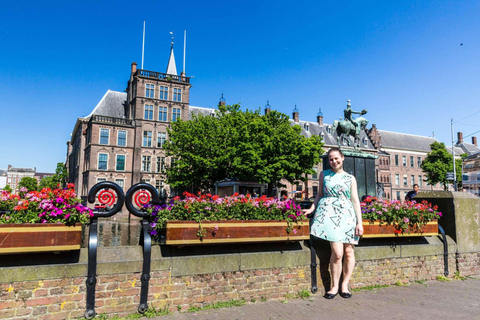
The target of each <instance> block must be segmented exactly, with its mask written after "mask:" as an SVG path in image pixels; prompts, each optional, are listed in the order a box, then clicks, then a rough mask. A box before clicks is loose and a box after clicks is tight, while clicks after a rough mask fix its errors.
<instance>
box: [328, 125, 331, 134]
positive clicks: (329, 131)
mask: <svg viewBox="0 0 480 320" xmlns="http://www.w3.org/2000/svg"><path fill="white" fill-rule="evenodd" d="M327 133H328V134H332V127H330V126H327Z"/></svg>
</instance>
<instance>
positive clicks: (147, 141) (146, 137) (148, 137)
mask: <svg viewBox="0 0 480 320" xmlns="http://www.w3.org/2000/svg"><path fill="white" fill-rule="evenodd" d="M143 146H144V147H151V146H152V131H143Z"/></svg>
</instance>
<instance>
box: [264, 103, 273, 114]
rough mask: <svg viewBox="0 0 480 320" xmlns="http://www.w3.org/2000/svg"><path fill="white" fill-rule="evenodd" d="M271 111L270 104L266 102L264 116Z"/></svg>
mask: <svg viewBox="0 0 480 320" xmlns="http://www.w3.org/2000/svg"><path fill="white" fill-rule="evenodd" d="M270 111H272V107H271V106H270V103H269V102H268V100H267V104H266V105H265V114H267V113H269V112H270Z"/></svg>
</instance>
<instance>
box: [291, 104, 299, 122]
mask: <svg viewBox="0 0 480 320" xmlns="http://www.w3.org/2000/svg"><path fill="white" fill-rule="evenodd" d="M292 118H293V121H294V122H299V121H300V119H299V116H298V109H297V105H295V109H293V114H292Z"/></svg>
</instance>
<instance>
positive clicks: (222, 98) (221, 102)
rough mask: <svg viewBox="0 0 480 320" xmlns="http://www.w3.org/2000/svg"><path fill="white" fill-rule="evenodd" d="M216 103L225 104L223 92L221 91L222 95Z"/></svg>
mask: <svg viewBox="0 0 480 320" xmlns="http://www.w3.org/2000/svg"><path fill="white" fill-rule="evenodd" d="M218 105H219V106H224V105H225V98H224V97H223V92H222V96H221V97H220V100H219V101H218Z"/></svg>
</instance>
